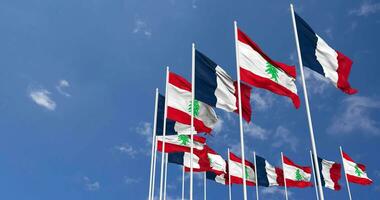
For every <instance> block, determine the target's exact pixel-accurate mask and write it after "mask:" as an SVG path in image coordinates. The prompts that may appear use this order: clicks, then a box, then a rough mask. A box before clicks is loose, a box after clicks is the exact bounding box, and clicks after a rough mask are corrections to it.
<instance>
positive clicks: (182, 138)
mask: <svg viewBox="0 0 380 200" xmlns="http://www.w3.org/2000/svg"><path fill="white" fill-rule="evenodd" d="M193 137H194V143H191V139H190V136H189V135H167V136H165V153H172V152H190V150H191V146H193V148H194V149H196V150H203V149H204V146H205V145H206V144H205V143H206V138H204V137H200V136H197V135H194V136H193ZM156 138H157V149H158V151H161V152H162V146H163V145H162V143H163V138H164V136H156Z"/></svg>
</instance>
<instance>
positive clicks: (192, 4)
mask: <svg viewBox="0 0 380 200" xmlns="http://www.w3.org/2000/svg"><path fill="white" fill-rule="evenodd" d="M191 7H192V8H194V9H196V8H198V6H197V0H192V1H191Z"/></svg>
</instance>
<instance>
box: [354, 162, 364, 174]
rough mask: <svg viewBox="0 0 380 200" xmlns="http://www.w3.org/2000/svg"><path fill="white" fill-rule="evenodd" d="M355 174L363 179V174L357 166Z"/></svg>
mask: <svg viewBox="0 0 380 200" xmlns="http://www.w3.org/2000/svg"><path fill="white" fill-rule="evenodd" d="M355 173H356V174H357V175H358V176H359V177H361V176H362V174H363V172H362V171H361V170H360V169H359V167H358V165H355Z"/></svg>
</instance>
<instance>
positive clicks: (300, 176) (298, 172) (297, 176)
mask: <svg viewBox="0 0 380 200" xmlns="http://www.w3.org/2000/svg"><path fill="white" fill-rule="evenodd" d="M303 179H304V178H303V176H302V175H301V173H300V170H299V169H297V171H296V180H297V181H302V180H303Z"/></svg>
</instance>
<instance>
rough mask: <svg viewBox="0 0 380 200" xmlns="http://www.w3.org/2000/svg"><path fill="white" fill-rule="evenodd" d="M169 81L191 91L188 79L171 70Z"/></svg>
mask: <svg viewBox="0 0 380 200" xmlns="http://www.w3.org/2000/svg"><path fill="white" fill-rule="evenodd" d="M169 83H170V84H172V85H174V86H176V87H178V88H181V89H183V90H187V91H189V92H191V84H190V83H189V81H187V80H186V79H185V78H183V77H181V76H180V75H177V74H175V73H173V72H169Z"/></svg>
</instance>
